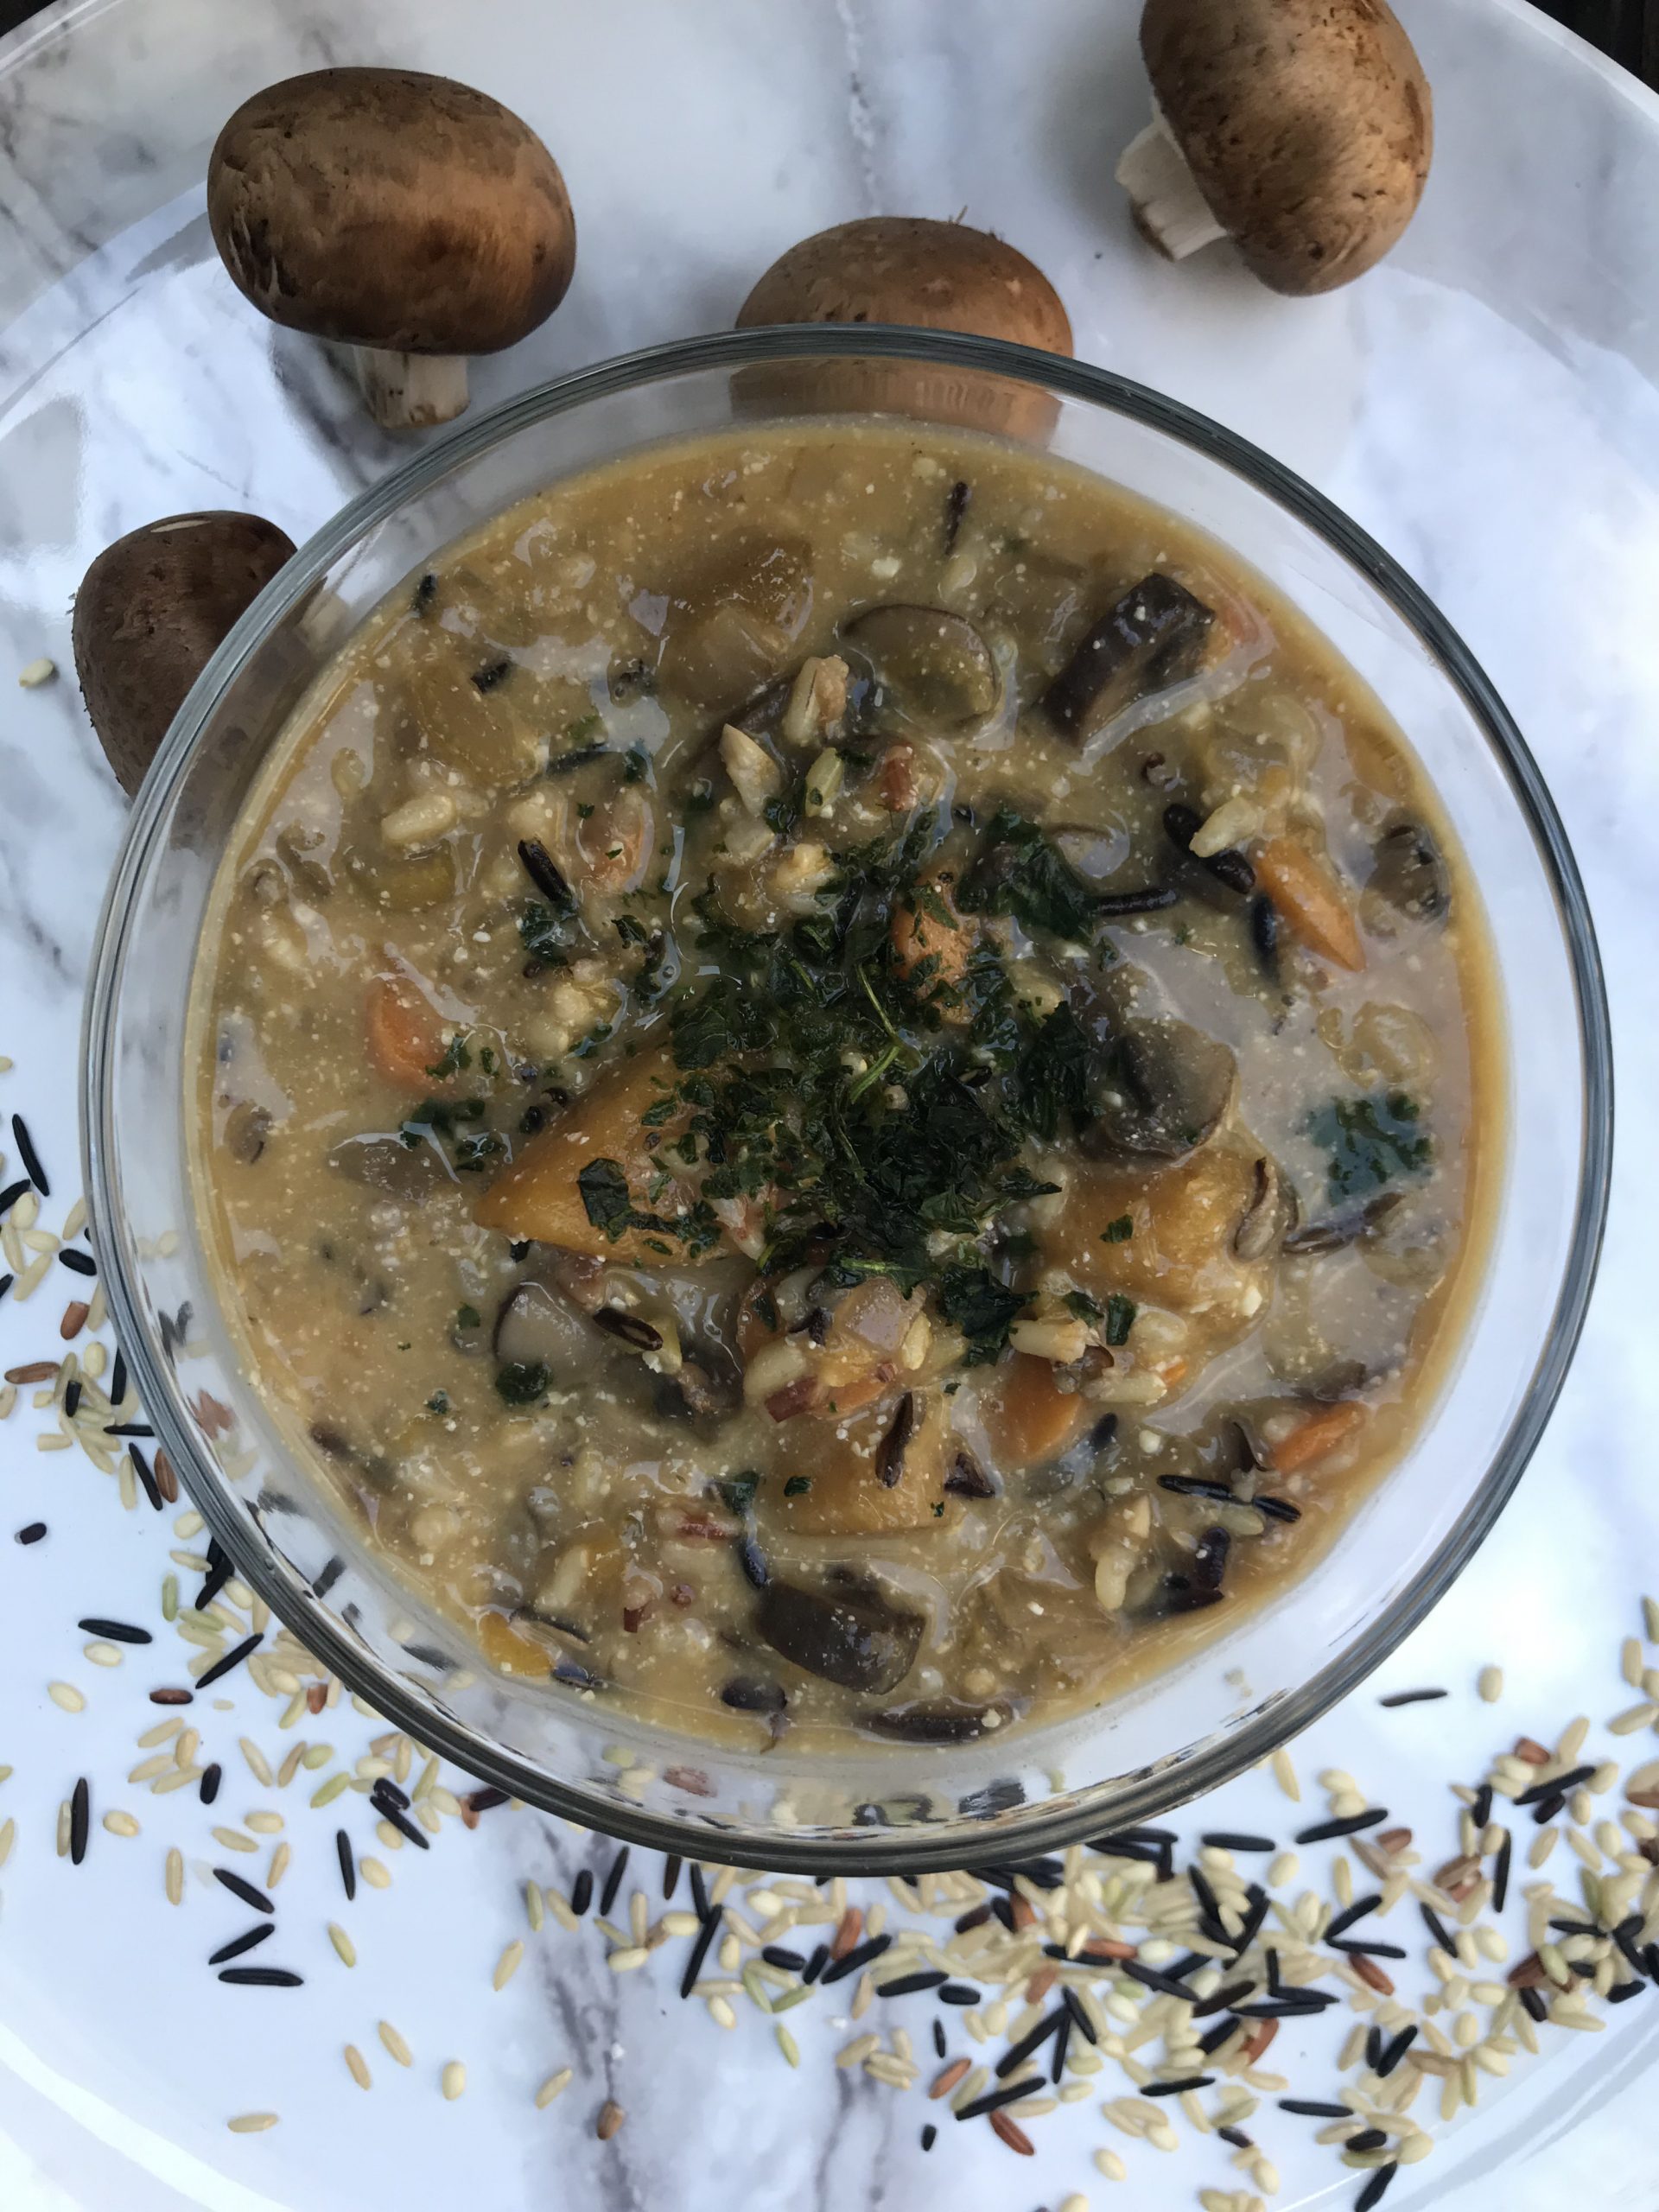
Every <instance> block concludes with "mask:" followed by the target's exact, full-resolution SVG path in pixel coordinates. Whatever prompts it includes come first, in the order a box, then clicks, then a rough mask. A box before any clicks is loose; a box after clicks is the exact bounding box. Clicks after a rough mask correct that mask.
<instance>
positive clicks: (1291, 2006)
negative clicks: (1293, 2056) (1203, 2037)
mask: <svg viewBox="0 0 1659 2212" xmlns="http://www.w3.org/2000/svg"><path fill="white" fill-rule="evenodd" d="M1341 2002H1342V1999H1340V1998H1339V1997H1338V1995H1337V1993H1336V1992H1335V1991H1334V1990H1330V1989H1298V1990H1296V1991H1294V1992H1293V1991H1290V1990H1287V1991H1286V1992H1285V1993H1284V1995H1283V1996H1282V1997H1270V1998H1264V1999H1262V2002H1261V2003H1259V2004H1255V2005H1234V2007H1233V2010H1234V2012H1236V2013H1237V2015H1238V2017H1239V2018H1240V2019H1241V2020H1289V2019H1294V2018H1299V2017H1301V2016H1303V2015H1305V2014H1306V2013H1309V2012H1324V2011H1325V2007H1326V2006H1327V2005H1339V2004H1340V2003H1341Z"/></svg>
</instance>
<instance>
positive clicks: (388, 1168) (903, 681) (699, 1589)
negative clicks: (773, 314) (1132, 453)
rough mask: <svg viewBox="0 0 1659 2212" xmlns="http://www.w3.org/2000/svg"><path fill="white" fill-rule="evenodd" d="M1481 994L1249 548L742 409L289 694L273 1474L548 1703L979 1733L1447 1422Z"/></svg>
mask: <svg viewBox="0 0 1659 2212" xmlns="http://www.w3.org/2000/svg"><path fill="white" fill-rule="evenodd" d="M964 481H965V482H968V483H969V484H970V485H971V487H972V498H971V500H970V501H969V503H968V505H966V507H965V509H964V508H963V506H962V504H961V501H960V499H957V501H956V502H955V505H954V508H953V506H952V504H951V493H952V487H953V486H956V485H958V484H960V483H962V482H964ZM952 512H954V513H955V514H956V518H957V526H956V527H955V529H954V531H952V530H950V528H949V527H948V523H949V518H950V515H951V514H952ZM197 1039H198V1045H197V1052H196V1059H195V1065H197V1066H198V1067H199V1069H200V1085H199V1104H198V1112H197V1117H196V1128H197V1135H198V1140H199V1141H198V1152H199V1166H200V1189H201V1194H202V1204H203V1206H204V1210H205V1211H206V1213H207V1217H208V1219H209V1222H210V1224H211V1227H212V1231H213V1239H214V1242H215V1243H216V1247H217V1250H218V1253H219V1263H220V1266H221V1268H222V1271H223V1280H224V1284H225V1287H226V1306H227V1308H228V1309H229V1310H230V1311H231V1312H232V1315H233V1317H235V1318H236V1319H238V1323H239V1325H240V1327H241V1329H242V1331H243V1332H244V1335H245V1343H246V1348H247V1353H248V1357H249V1360H250V1363H251V1370H252V1371H253V1372H255V1373H256V1374H257V1376H259V1378H260V1379H261V1382H262V1383H263V1385H264V1389H265V1391H266V1393H267V1395H268V1396H269V1398H270V1402H272V1404H273V1406H274V1407H275V1408H276V1409H277V1412H278V1414H279V1416H280V1417H281V1418H282V1419H283V1420H284V1421H285V1422H286V1423H287V1424H288V1425H289V1428H290V1431H291V1435H292V1440H293V1444H294V1448H295V1449H296V1452H298V1453H299V1454H301V1455H302V1456H307V1457H309V1458H310V1459H312V1460H313V1461H315V1464H316V1465H317V1467H318V1468H319V1470H320V1471H321V1475H322V1477H323V1478H324V1479H326V1480H327V1481H328V1482H329V1483H331V1484H334V1486H335V1487H336V1489H337V1490H338V1491H340V1492H341V1493H342V1494H343V1495H344V1496H345V1497H346V1498H347V1499H349V1500H350V1501H351V1502H352V1503H353V1505H354V1506H355V1508H356V1509H357V1510H358V1511H359V1514H360V1516H361V1520H362V1523H363V1528H364V1531H365V1537H366V1538H367V1540H368V1541H372V1543H373V1544H374V1545H376V1546H378V1548H381V1549H382V1550H383V1551H384V1552H385V1554H387V1555H388V1556H389V1557H390V1558H391V1560H393V1561H394V1562H395V1563H396V1564H397V1568H398V1570H399V1571H400V1572H401V1573H403V1574H404V1575H405V1576H406V1577H407V1578H408V1579H409V1580H410V1581H411V1582H412V1583H413V1584H414V1585H416V1586H417V1587H418V1588H419V1590H420V1591H421V1592H423V1594H424V1595H425V1596H426V1597H427V1598H428V1599H430V1600H431V1601H432V1602H433V1603H435V1605H437V1606H439V1607H440V1608H441V1609H442V1610H444V1611H448V1612H449V1613H450V1614H452V1615H454V1617H456V1618H459V1619H460V1620H461V1621H462V1622H464V1623H466V1624H469V1625H470V1627H471V1630H472V1632H473V1633H474V1636H475V1637H476V1638H477V1641H478V1642H479V1643H480V1646H481V1648H482V1650H483V1652H484V1654H485V1656H486V1658H487V1659H488V1660H489V1661H490V1662H491V1663H492V1664H493V1666H494V1667H495V1668H497V1669H499V1670H500V1671H501V1672H503V1673H505V1674H507V1675H513V1676H518V1677H523V1678H528V1679H531V1680H533V1681H547V1680H549V1679H550V1678H551V1679H552V1680H553V1681H555V1683H557V1682H558V1681H564V1682H567V1683H569V1684H571V1685H574V1686H575V1688H578V1689H581V1690H582V1691H584V1692H593V1691H594V1690H595V1689H596V1690H597V1692H598V1694H601V1695H603V1696H606V1697H610V1698H614V1699H616V1700H620V1701H623V1702H625V1703H626V1704H627V1705H629V1706H631V1707H632V1708H633V1709H635V1710H637V1711H641V1712H644V1713H649V1714H651V1715H652V1716H653V1717H655V1718H657V1719H659V1720H664V1721H666V1722H668V1723H670V1724H671V1725H674V1726H679V1727H681V1728H683V1729H687V1730H689V1731H691V1732H701V1733H715V1734H720V1735H721V1736H724V1737H727V1738H732V1739H735V1740H738V1741H747V1742H754V1743H764V1742H765V1741H766V1740H767V1739H768V1738H770V1737H772V1736H773V1735H775V1734H777V1733H778V1732H779V1731H781V1730H784V1729H789V1730H791V1732H794V1734H795V1736H796V1738H797V1740H798V1741H801V1742H803V1743H804V1744H806V1745H811V1744H815V1743H816V1744H825V1745H829V1744H833V1743H836V1742H837V1741H845V1740H847V1739H848V1738H849V1737H851V1736H855V1735H857V1736H864V1737H874V1738H888V1739H910V1740H925V1741H944V1740H949V1741H956V1740H961V1739H963V1738H967V1737H970V1736H972V1735H975V1734H976V1733H978V1732H982V1731H983V1730H985V1729H988V1728H994V1727H1001V1726H1008V1725H1010V1724H1012V1723H1014V1722H1016V1721H1019V1720H1022V1719H1027V1718H1032V1717H1034V1718H1038V1719H1052V1718H1055V1717H1058V1716H1061V1715H1064V1714H1065V1713H1068V1712H1071V1711H1075V1710H1077V1709H1078V1708H1079V1707H1084V1706H1088V1705H1092V1704H1095V1703H1097V1702H1098V1701H1099V1700H1101V1699H1102V1698H1103V1696H1106V1695H1109V1694H1114V1693H1115V1692H1116V1691H1117V1690H1119V1689H1121V1688H1122V1687H1123V1686H1124V1685H1125V1684H1127V1683H1128V1682H1129V1681H1132V1680H1133V1679H1134V1678H1135V1676H1136V1675H1139V1674H1141V1673H1144V1672H1146V1671H1147V1670H1148V1669H1155V1668H1157V1667H1159V1666H1161V1665H1165V1664H1167V1663H1168V1662H1169V1661H1170V1660H1171V1658H1172V1657H1173V1656H1175V1654H1176V1653H1177V1652H1179V1651H1180V1650H1182V1649H1186V1648H1188V1647H1189V1646H1190V1645H1191V1644H1192V1643H1194V1642H1196V1641H1198V1640H1199V1639H1201V1638H1203V1637H1206V1636H1208V1635H1210V1634H1211V1633H1213V1632H1214V1631H1215V1630H1217V1629H1218V1628H1220V1627H1223V1626H1224V1625H1225V1624H1228V1623H1230V1621H1231V1620H1233V1619H1235V1618H1236V1617H1237V1616H1238V1614H1239V1612H1240V1611H1241V1609H1243V1608H1246V1607H1249V1606H1253V1605H1259V1604H1262V1603H1263V1602H1265V1601H1268V1600H1269V1599H1272V1598H1274V1596H1275V1595H1276V1594H1277V1593H1280V1592H1283V1591H1284V1590H1285V1589H1286V1588H1287V1586H1289V1585H1291V1584H1293V1583H1294V1580H1295V1579H1296V1578H1297V1577H1298V1576H1299V1575H1300V1573H1302V1572H1303V1571H1304V1570H1305V1569H1306V1567H1307V1566H1308V1564H1309V1563H1310V1562H1311V1560H1313V1558H1315V1557H1316V1556H1317V1554H1319V1550H1320V1548H1322V1547H1323V1546H1324V1545H1325V1543H1326V1542H1327V1541H1329V1540H1330V1538H1331V1536H1332V1534H1333V1533H1334V1532H1335V1530H1336V1529H1338V1527H1339V1526H1340V1524H1341V1522H1342V1519H1343V1517H1344V1515H1345V1514H1346V1513H1347V1512H1348V1510H1350V1508H1351V1506H1352V1505H1353V1503H1355V1502H1356V1501H1357V1499H1358V1498H1359V1497H1361V1496H1362V1495H1363V1492H1364V1491H1365V1489H1366V1488H1367V1486H1368V1485H1369V1484H1370V1483H1372V1482H1373V1481H1375V1480H1376V1478H1378V1477H1379V1476H1381V1475H1382V1474H1383V1473H1384V1472H1385V1471H1386V1470H1387V1469H1388V1467H1389V1465H1390V1464H1391V1463H1392V1462H1393V1461H1394V1460H1395V1459H1397V1458H1398V1457H1399V1455H1400V1454H1401V1453H1402V1451H1403V1450H1404V1449H1405V1448H1406V1447H1407V1446H1408V1443H1409V1442H1410V1440H1411V1439H1412V1437H1413V1435H1414V1432H1415V1430H1416V1428H1417V1427H1418V1426H1419V1424H1420V1423H1421V1421H1422V1419H1423V1417H1424V1415H1425V1414H1426V1412H1427V1409H1428V1408H1429V1406H1430V1405H1431V1403H1432V1402H1433V1396H1434V1394H1435V1391H1436V1389H1437V1388H1438V1383H1439V1379H1440V1373H1441V1370H1442V1369H1443V1367H1444V1364H1445V1362H1446V1357H1447V1356H1448V1354H1449V1351H1450V1349H1451V1347H1452V1343H1453V1341H1454V1339H1455V1337H1456V1334H1457V1332H1458V1328H1459V1320H1460V1314H1461V1310H1462V1306H1463V1305H1464V1303H1465V1300H1466V1298H1467V1295H1468V1293H1469V1289H1470V1286H1471V1278H1472V1277H1473V1275H1474V1274H1475V1273H1476V1272H1477V1269H1478V1261H1479V1258H1480V1255H1481V1251H1482V1249H1483V1239H1484V1213H1485V1209H1486V1203H1487V1198H1488V1195H1489V1192H1490V1190H1491V1186H1492V1185H1493V1184H1494V1183H1495V1181H1496V1173H1497V1154H1498V1151H1499V1149H1500V1143H1499V1137H1500V1132H1499V1128H1498V1124H1497V1114H1498V1108H1497V1096H1498V1077H1497V1065H1496V1062H1497V1011H1496V1001H1495V995H1494V990H1493V986H1492V982H1491V975H1490V971H1489V968H1488V964H1487V961H1486V956H1485V944H1484V922H1483V920H1482V918H1481V914H1480V911H1479V906H1478V898H1477V895H1476V893H1475V891H1474V888H1473V887H1472V885H1471V883H1470V881H1469V880H1468V878H1467V875H1466V874H1465V868H1464V865H1463V862H1462V860H1461V857H1460V855H1459V853H1458V851H1457V849H1456V848H1455V846H1454V844H1453V843H1452V840H1451V838H1450V836H1449V835H1448V833H1447V831H1446V827H1445V825H1444V823H1443V820H1442V817H1441V814H1440V808H1439V806H1438V804H1437V802H1436V800H1435V798H1434V795H1433V791H1432V790H1431V789H1430V788H1429V786H1428V785H1427V781H1426V779H1425V778H1424V775H1423V772H1422V771H1421V768H1420V766H1418V764H1417V763H1416V761H1415V760H1414V758H1413V756H1412V754H1411V753H1410V751H1409V749H1408V746H1407V744H1406V742H1405V741H1404V739H1403V738H1402V736H1401V734H1400V733H1399V732H1398V731H1397V730H1396V729H1395V728H1393V727H1392V726H1391V725H1390V724H1389V722H1388V721H1387V720H1386V718H1385V717H1384V715H1383V713H1382V711H1381V709H1379V707H1378V706H1377V703H1376V701H1375V700H1374V699H1373V698H1372V697H1371V696H1370V694H1369V693H1368V692H1367V691H1366V690H1364V689H1363V686H1362V685H1361V684H1360V683H1359V682H1358V680H1357V677H1355V676H1354V675H1353V674H1352V672H1351V671H1350V670H1348V669H1347V668H1346V667H1345V666H1344V664H1342V663H1341V662H1340V661H1339V660H1338V658H1337V657H1336V656H1335V654H1334V653H1333V652H1332V650H1331V648H1330V647H1329V646H1328V645H1326V644H1325V642H1324V641H1323V640H1322V639H1319V637H1318V636H1317V635H1316V634H1315V633H1313V632H1312V631H1311V630H1310V629H1309V628H1308V626H1306V623H1305V622H1304V621H1303V620H1301V619H1300V617H1299V616H1297V615H1296V614H1294V613H1293V612H1292V611H1291V610H1290V609H1289V608H1288V607H1287V606H1286V605H1284V604H1283V603H1282V602H1281V601H1280V600H1279V599H1278V598H1277V597H1276V595H1274V594H1273V593H1271V592H1270V591H1269V590H1268V588H1266V587H1265V586H1263V585H1262V582H1260V580H1259V579H1257V578H1255V576H1254V575H1251V574H1250V573H1249V572H1248V571H1247V570H1245V569H1243V567H1242V566H1241V565H1240V564H1239V563H1237V562H1236V561H1235V560H1234V559H1232V558H1231V557H1230V556H1229V555H1228V554H1227V553H1226V552H1225V551H1224V550H1223V549H1222V548H1221V547H1219V546H1218V545H1217V544H1216V543H1213V542H1212V541H1211V540H1209V539H1208V538H1205V537H1201V536H1200V535H1199V534H1198V533H1197V532H1196V531H1192V530H1190V529H1189V528H1188V527H1186V526H1185V524H1179V523H1178V522H1177V521H1175V520H1174V519H1173V518H1171V517H1170V516H1168V515H1166V514H1164V513H1162V512H1159V511H1156V510H1154V509H1152V508H1150V507H1148V506H1146V505H1142V504H1141V503H1140V502H1139V501H1137V500H1135V499H1132V498H1130V497H1129V496H1128V494H1126V493H1122V492H1121V491H1119V490H1117V489H1116V488H1114V487H1113V486H1109V485H1108V484H1105V483H1103V482H1102V481H1101V480H1098V479H1097V478H1095V477H1093V476H1090V475H1088V474H1084V473H1083V472H1082V471H1079V470H1077V469H1074V468H1072V467H1069V466H1068V465H1066V464H1064V463H1061V462H1058V461H1052V460H1048V459H1046V458H1042V457H1039V456H1037V455H1034V454H1030V453H1026V452H1020V451H1018V450H1015V449H1014V448H1008V447H1005V446H1002V445H1001V444H998V443H996V442H992V441H990V440H988V439H980V438H976V437H975V436H973V435H970V434H968V433H965V432H961V431H952V432H946V431H943V430H938V431H936V430H932V429H921V428H911V429H900V428H898V427H895V426H893V425H892V424H890V423H875V422H872V423H851V424H842V425H839V426H823V425H817V426H812V427H801V426H785V427H779V428H777V429H758V428H757V429H749V430H747V431H744V432H741V433H737V432H726V433H722V434H721V435H717V436H711V437H709V438H707V439H705V440H703V441H702V442H695V443H676V444H671V445H664V446H660V447H657V448H652V449H650V450H648V451H646V452H645V453H642V454H636V455H634V456H632V457H630V458H628V459H626V460H625V461H620V462H617V463H615V464H613V465H612V466H610V467H606V468H603V469H600V470H596V471H594V472H592V473H589V474H583V475H579V476H575V477H573V478H571V479H569V480H566V481H563V482H561V483H558V484H556V485H555V486H552V487H551V488H550V490H548V491H547V492H546V493H543V494H542V495H540V496H538V497H537V498H536V499H531V500H529V501H527V502H525V503H524V504H523V505H519V506H518V507H516V508H514V509H512V511H511V512H508V513H506V514H504V515H502V516H501V517H499V518H498V519H497V520H496V521H494V522H493V523H492V524H489V525H487V526H486V528H485V529H483V530H481V531H479V532H478V533H476V534H475V535H474V537H471V538H469V539H467V540H466V541H465V542H463V543H461V544H459V545H457V546H454V547H452V548H450V549H449V550H447V551H446V552H445V553H444V554H443V555H442V556H440V557H438V558H437V559H435V561H434V563H432V565H431V567H430V568H429V570H428V571H426V572H425V573H423V574H422V575H419V576H418V577H416V578H412V579H411V580H410V584H409V586H408V588H406V589H404V590H402V591H400V592H399V593H398V594H396V595H394V597H393V598H392V599H391V601H388V603H387V604H386V605H385V606H384V607H382V608H381V609H380V611H379V612H378V613H377V614H376V615H375V616H374V617H373V618H372V619H371V620H370V621H369V622H368V623H366V624H365V626H364V627H363V628H362V629H361V630H360V631H359V632H358V633H357V634H356V635H355V636H354V637H353V639H351V640H349V641H348V643H347V644H346V646H345V648H344V649H343V650H342V652H340V655H339V657H338V658H337V659H336V660H335V661H334V663H333V664H331V666H330V667H329V668H328V670H327V671H326V672H325V674H324V676H323V677H321V679H320V680H319V681H318V683H316V684H315V686H314V687H313V690H312V691H311V693H310V694H309V696H308V698H307V699H306V700H305V701H304V702H302V706H301V707H300V709H298V711H297V712H296V715H295V717H294V720H293V723H292V726H291V728H290V731H289V734H288V735H287V737H286V739H285V740H284V741H283V743H282V744H281V745H280V746H279V747H277V752H276V753H275V755H274V756H273V759H272V760H271V761H270V763H269V764H267V766H266V768H265V771H264V776H263V779H262V781H261V783H260V784H259V785H258V786H257V790H256V792H255V794H254V798H253V799H252V801H251V804H250V805H249V807H248V809H247V810H246V813H245V819H244V822H243V824H242V827H241V830H240V834H239V836H238V838H237V839H236V841H235V842H234V844H233V848H232V851H231V853H230V855H229V856H228V858H227V860H226V862H225V864H224V868H223V870H222V874H221V880H220V883H219V887H218V893H217V899H216V908H215V919H214V922H213V926H212V929H211V931H210V933H209V936H208V938H207V943H206V946H205V950H204V953H203V956H202V960H201V963H200V984H199V989H198V1014H197Z"/></svg>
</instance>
